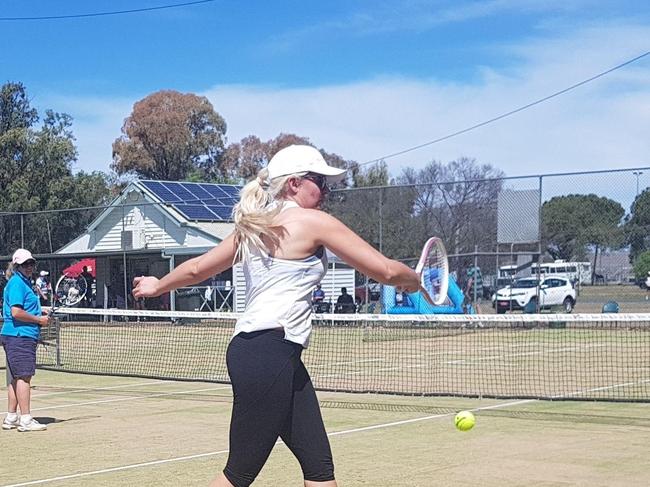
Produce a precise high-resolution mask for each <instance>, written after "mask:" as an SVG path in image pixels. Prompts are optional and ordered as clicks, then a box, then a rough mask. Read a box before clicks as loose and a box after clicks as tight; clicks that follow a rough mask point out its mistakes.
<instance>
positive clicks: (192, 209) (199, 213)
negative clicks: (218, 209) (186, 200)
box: [174, 204, 223, 221]
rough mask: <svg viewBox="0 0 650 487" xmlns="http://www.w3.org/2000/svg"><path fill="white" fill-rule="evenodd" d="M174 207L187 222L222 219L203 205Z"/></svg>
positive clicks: (178, 205)
mask: <svg viewBox="0 0 650 487" xmlns="http://www.w3.org/2000/svg"><path fill="white" fill-rule="evenodd" d="M174 206H175V207H176V209H177V210H178V211H180V212H181V213H182V215H183V216H184V217H186V218H187V219H188V220H201V221H215V220H216V221H220V220H222V219H223V218H221V217H219V216H217V215H216V214H215V213H213V212H211V211H210V210H209V209H208V208H207V207H205V206H203V205H186V204H176V205H174Z"/></svg>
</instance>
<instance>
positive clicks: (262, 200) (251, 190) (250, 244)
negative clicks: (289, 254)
mask: <svg viewBox="0 0 650 487" xmlns="http://www.w3.org/2000/svg"><path fill="white" fill-rule="evenodd" d="M295 176H298V175H297V174H290V175H288V176H283V177H278V178H275V179H273V180H269V171H268V170H267V169H266V168H264V169H262V170H261V171H260V172H259V173H258V175H257V177H256V178H255V179H253V180H252V181H250V182H249V183H247V184H246V185H245V186H244V187H243V188H242V190H241V192H240V199H239V203H237V204H236V205H235V208H234V209H233V219H234V220H235V241H236V243H237V253H236V255H235V260H242V259H244V258H245V257H246V256H247V255H248V253H249V252H250V251H251V250H252V249H258V250H266V251H268V248H267V246H266V245H265V244H264V242H263V240H262V237H266V238H268V239H269V240H271V242H273V243H274V244H277V243H278V237H277V235H276V234H275V233H274V232H273V231H272V230H271V225H272V222H273V218H275V217H276V215H277V214H278V213H280V210H281V209H282V206H281V205H278V204H276V202H277V201H278V200H279V199H281V196H282V195H283V194H284V186H285V184H286V182H287V181H288V180H289V179H290V178H292V177H295Z"/></svg>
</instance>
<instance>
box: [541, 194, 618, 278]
mask: <svg viewBox="0 0 650 487" xmlns="http://www.w3.org/2000/svg"><path fill="white" fill-rule="evenodd" d="M624 215H625V210H624V209H623V207H622V206H621V204H620V203H618V202H616V201H614V200H611V199H609V198H605V197H600V196H597V195H595V194H587V195H584V194H570V195H567V196H556V197H554V198H551V199H550V200H549V201H546V202H544V204H543V205H542V235H543V239H544V243H545V247H546V249H547V251H548V252H549V253H550V254H551V256H553V258H556V259H565V260H573V259H583V258H584V257H585V255H586V251H587V248H588V247H589V248H591V249H592V250H593V252H594V260H593V266H592V282H593V279H594V275H595V271H596V259H597V258H598V252H599V251H600V250H601V249H603V248H605V247H613V248H616V247H620V246H621V245H622V244H623V233H622V227H621V220H622V218H623V216H624Z"/></svg>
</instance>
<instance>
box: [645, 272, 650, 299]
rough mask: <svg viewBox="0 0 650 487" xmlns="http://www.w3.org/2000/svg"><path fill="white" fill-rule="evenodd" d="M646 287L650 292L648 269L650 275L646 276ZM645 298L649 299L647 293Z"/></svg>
mask: <svg viewBox="0 0 650 487" xmlns="http://www.w3.org/2000/svg"><path fill="white" fill-rule="evenodd" d="M645 288H646V289H647V290H648V292H650V271H648V277H646V278H645ZM645 298H646V299H648V295H647V294H646V295H645Z"/></svg>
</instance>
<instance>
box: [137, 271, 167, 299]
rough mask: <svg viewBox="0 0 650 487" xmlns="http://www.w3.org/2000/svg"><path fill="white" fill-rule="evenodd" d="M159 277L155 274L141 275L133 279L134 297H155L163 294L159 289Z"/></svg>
mask: <svg viewBox="0 0 650 487" xmlns="http://www.w3.org/2000/svg"><path fill="white" fill-rule="evenodd" d="M159 282H160V281H159V279H158V278H157V277H153V276H141V277H136V278H135V279H133V297H134V298H136V299H140V298H155V297H156V296H160V294H162V293H161V292H160V291H159V290H158V289H159V288H158V283H159Z"/></svg>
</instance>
